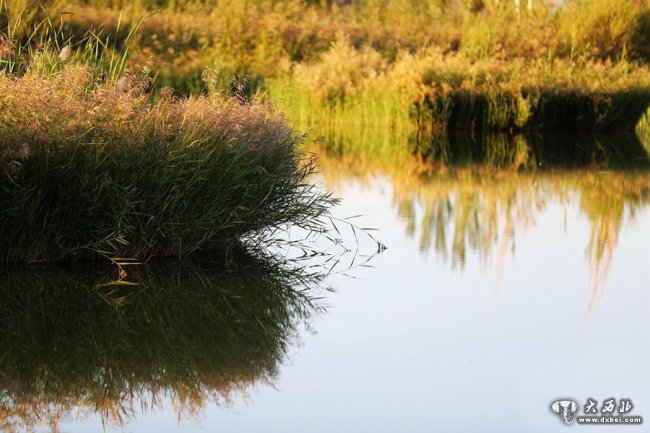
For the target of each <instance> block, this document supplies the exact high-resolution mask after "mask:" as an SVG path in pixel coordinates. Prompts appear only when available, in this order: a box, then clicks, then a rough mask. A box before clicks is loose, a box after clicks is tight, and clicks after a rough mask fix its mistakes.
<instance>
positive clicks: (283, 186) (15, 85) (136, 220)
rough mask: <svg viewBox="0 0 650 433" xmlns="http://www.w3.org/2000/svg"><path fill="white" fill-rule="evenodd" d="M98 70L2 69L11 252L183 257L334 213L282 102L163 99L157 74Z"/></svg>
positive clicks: (11, 256) (5, 243)
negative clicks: (100, 73)
mask: <svg viewBox="0 0 650 433" xmlns="http://www.w3.org/2000/svg"><path fill="white" fill-rule="evenodd" d="M56 54H57V53H51V52H48V51H42V52H41V53H40V55H42V56H49V58H50V59H55V60H56V59H57V56H56ZM57 61H59V63H61V62H63V60H57ZM94 77H95V74H94V73H93V70H92V69H90V68H89V67H86V66H78V65H74V64H73V65H68V66H65V65H64V66H61V67H60V68H57V71H56V72H54V73H49V74H44V73H43V72H42V71H41V70H40V69H37V70H34V69H33V68H31V67H29V68H27V70H26V72H25V74H24V75H22V76H12V75H6V74H5V75H2V76H0V94H2V95H3V97H2V99H1V100H0V137H2V138H1V139H0V157H1V159H0V164H1V165H2V168H1V173H2V175H1V176H0V203H2V208H1V210H0V239H1V240H0V261H2V262H5V263H6V262H38V261H54V260H59V259H63V258H74V257H83V256H86V255H95V254H107V255H110V256H117V257H138V258H147V257H152V256H168V255H174V256H182V255H186V254H189V253H191V252H193V251H196V250H199V249H205V248H214V247H217V246H220V247H223V246H224V245H226V246H227V245H229V244H231V243H233V242H236V241H237V239H240V238H241V237H242V236H245V235H250V234H251V233H255V232H258V231H263V230H266V229H271V228H273V227H278V226H281V225H283V224H287V223H293V224H297V225H300V226H303V227H305V228H307V229H314V228H317V227H318V222H317V221H318V219H319V217H320V216H323V215H324V214H326V213H327V211H328V208H329V206H330V204H331V203H332V202H331V200H330V199H329V198H328V195H327V194H326V193H325V192H324V191H321V190H318V189H317V188H316V187H315V186H313V185H311V184H309V183H308V181H307V178H308V176H309V175H310V174H311V173H313V171H314V165H313V161H311V160H310V159H304V158H303V156H302V155H301V154H300V153H299V152H298V151H297V145H298V144H299V143H300V141H301V139H302V137H301V136H299V135H297V134H296V133H295V132H294V131H293V130H292V129H291V128H290V127H289V126H288V124H287V122H286V121H285V120H284V118H283V116H281V115H280V114H279V113H277V112H276V111H275V109H274V108H273V107H272V106H270V105H269V104H263V103H257V102H250V101H244V100H242V99H238V98H234V97H233V98H231V97H229V96H225V95H222V94H221V93H219V92H212V93H210V94H208V95H202V96H198V97H190V98H186V99H176V98H174V97H172V96H171V95H170V94H169V92H163V94H162V95H161V97H160V98H159V99H158V100H157V101H156V102H153V103H152V102H150V98H149V95H148V94H147V93H144V91H145V90H146V88H147V86H148V85H149V78H148V75H147V73H146V71H144V72H142V73H140V74H132V75H129V74H127V75H122V76H121V77H120V78H119V79H117V80H116V81H112V80H107V81H100V82H97V81H95V80H94ZM206 80H207V82H208V83H209V82H210V74H207V75H206ZM206 86H207V87H214V86H212V85H206Z"/></svg>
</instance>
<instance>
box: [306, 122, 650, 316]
mask: <svg viewBox="0 0 650 433" xmlns="http://www.w3.org/2000/svg"><path fill="white" fill-rule="evenodd" d="M330 137H331V138H330V139H328V140H322V141H321V142H319V143H318V146H317V148H316V150H315V151H316V152H317V153H318V154H319V155H320V163H321V168H320V171H321V174H322V176H323V177H324V180H325V182H326V183H327V184H328V186H330V187H333V188H337V187H339V186H340V185H341V184H343V183H345V182H347V181H349V180H350V179H355V180H357V181H360V182H362V183H364V182H366V183H372V182H373V181H374V180H376V179H377V178H387V179H388V180H389V181H390V183H391V186H392V193H393V205H394V208H395V210H396V212H397V213H398V215H399V218H400V219H401V220H402V221H403V223H404V227H405V230H406V233H407V235H408V236H410V237H413V238H415V239H417V241H418V244H419V248H420V251H421V252H422V254H425V255H427V254H433V255H434V256H435V258H436V259H438V260H441V261H443V262H445V263H449V265H450V266H451V267H452V268H454V269H460V270H463V269H465V267H466V266H467V264H468V257H469V256H470V255H472V254H476V255H477V256H478V257H479V259H480V262H481V264H482V265H483V266H486V265H487V264H488V263H490V264H491V265H492V266H493V267H494V269H495V272H496V275H495V277H496V281H497V283H496V287H498V284H499V281H500V279H501V276H502V273H503V271H504V267H505V262H506V258H507V256H508V254H513V255H514V254H515V252H516V248H517V241H518V239H519V238H520V236H521V235H522V234H523V232H525V231H526V230H527V229H528V228H529V227H530V226H532V225H534V224H535V223H536V221H537V219H538V218H539V217H540V216H541V215H543V214H544V213H545V211H546V210H547V208H548V205H549V203H551V202H553V203H559V204H560V205H561V206H562V207H563V208H564V211H565V215H567V214H568V212H569V210H570V209H571V208H572V207H574V206H577V207H578V208H579V210H580V213H581V214H582V215H584V216H585V217H586V218H587V220H588V221H589V227H590V235H589V241H588V243H587V245H586V246H585V255H586V257H585V260H586V261H587V262H588V264H589V267H590V277H589V282H588V285H589V290H590V298H589V304H588V308H589V310H590V309H591V308H592V306H593V303H594V301H595V299H596V298H597V297H598V294H599V293H601V292H602V289H603V286H604V284H605V281H606V279H607V272H608V269H609V266H610V264H611V261H612V257H613V254H614V250H615V248H616V244H617V241H618V236H619V232H620V230H621V227H622V226H623V225H624V224H625V223H627V222H630V221H632V220H633V219H634V216H635V214H636V212H637V211H638V210H640V209H641V208H643V207H645V206H647V205H648V204H650V171H649V170H648V153H647V152H646V151H645V150H644V146H642V145H641V143H640V141H639V139H638V138H637V137H636V136H634V135H623V136H621V135H619V136H609V137H607V136H582V137H580V136H578V137H576V136H573V138H571V137H562V136H555V137H543V136H531V137H525V136H523V135H515V136H509V135H500V136H487V135H486V136H480V137H476V136H474V137H472V136H450V137H448V138H445V137H440V136H438V137H426V138H423V137H418V136H417V134H414V133H409V132H408V131H404V132H399V131H398V132H397V133H386V131H377V130H376V129H375V130H372V129H371V130H367V131H363V132H360V133H356V134H355V133H354V132H351V131H336V132H334V133H333V134H331V135H330Z"/></svg>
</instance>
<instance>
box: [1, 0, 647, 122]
mask: <svg viewBox="0 0 650 433" xmlns="http://www.w3.org/2000/svg"><path fill="white" fill-rule="evenodd" d="M517 3H518V2H513V1H506V0H501V1H499V0H455V1H454V0H428V1H414V0H392V1H381V2H379V1H376V2H375V1H361V0H349V1H343V0H340V1H333V0H331V1H307V0H275V1H270V0H266V1H263V0H256V1H244V0H239V1H217V0H213V1H191V0H175V1H174V0H170V1H163V0H161V1H150V2H146V1H139V2H135V3H132V2H124V1H119V0H86V1H83V2H82V1H74V0H59V1H56V0H52V1H47V2H45V4H44V6H43V8H41V9H39V8H36V7H35V5H34V3H30V2H29V1H25V0H22V1H18V0H16V1H11V2H7V3H5V15H6V18H5V21H7V25H8V26H9V28H11V29H12V31H11V35H12V38H13V39H14V40H21V41H25V39H26V37H25V35H32V34H34V30H35V29H37V28H38V23H40V22H41V21H40V20H42V19H44V18H45V17H49V18H50V19H51V24H52V26H53V27H56V28H57V29H59V30H60V34H59V37H58V39H59V40H60V43H61V44H63V43H64V40H65V38H67V37H74V38H75V40H80V39H82V38H83V37H84V36H85V35H87V34H88V32H89V31H92V32H93V34H95V35H98V36H99V37H100V38H104V39H102V40H104V41H105V43H106V45H107V46H109V47H111V48H114V49H117V50H118V51H120V52H123V51H125V50H126V49H127V48H128V50H129V55H130V56H131V59H132V60H133V62H134V65H142V64H144V63H146V62H151V63H153V64H154V65H155V69H156V71H157V73H158V76H157V80H156V83H157V85H158V86H160V87H162V86H172V87H174V88H175V89H176V90H177V91H178V92H180V93H187V92H193V93H198V92H200V91H201V90H202V88H203V84H202V81H201V74H202V72H203V71H204V70H205V68H206V67H209V66H210V67H211V66H215V65H217V66H218V67H219V68H220V71H221V74H220V75H219V79H218V81H219V84H220V86H221V87H222V88H223V89H230V88H232V87H233V86H232V83H231V77H232V76H239V77H244V76H247V77H248V78H249V85H248V91H249V92H253V91H255V90H256V89H262V90H265V91H266V93H267V94H270V95H272V96H273V97H274V98H276V99H275V100H276V101H279V102H278V103H279V104H280V105H282V106H283V107H287V109H288V111H289V113H291V117H292V118H295V119H297V120H298V119H299V120H303V121H306V122H309V123H314V122H315V121H317V122H325V121H327V122H334V123H339V124H340V123H346V124H350V123H364V124H367V123H375V124H390V125H393V126H394V125H399V124H408V125H417V126H419V127H420V128H433V129H463V130H465V129H467V128H472V129H478V130H481V129H493V130H518V129H529V130H530V129H535V130H540V129H541V130H571V131H572V130H602V131H612V130H623V129H624V130H630V129H633V126H634V124H635V123H636V122H637V121H638V120H639V118H640V117H641V115H642V114H643V112H644V111H645V108H646V107H647V106H648V104H649V103H650V96H649V95H650V90H649V89H650V83H649V82H650V78H648V77H649V76H650V74H648V69H647V66H646V65H647V62H648V61H649V60H650V41H649V38H650V36H648V35H650V3H649V2H648V0H624V1H622V2H621V1H616V0H598V1H589V0H569V1H566V2H563V3H561V4H556V3H557V2H547V1H545V0H534V1H530V2H522V3H523V4H522V5H521V6H518V5H517ZM45 27H47V26H42V28H40V29H39V32H40V33H39V32H37V33H39V34H41V33H43V32H45V31H46V28H45ZM32 42H33V41H32Z"/></svg>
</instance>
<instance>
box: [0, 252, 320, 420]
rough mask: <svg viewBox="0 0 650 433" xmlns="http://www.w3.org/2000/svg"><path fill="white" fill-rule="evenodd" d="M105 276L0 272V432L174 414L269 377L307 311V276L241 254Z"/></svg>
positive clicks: (314, 280) (311, 280)
mask: <svg viewBox="0 0 650 433" xmlns="http://www.w3.org/2000/svg"><path fill="white" fill-rule="evenodd" d="M114 273H115V269H112V268H111V269H98V268H92V269H83V270H81V269H70V268H60V267H55V268H53V267H48V268H33V267H30V268H24V269H20V268H18V269H6V268H5V269H2V270H0V282H1V283H0V292H1V293H2V294H1V297H2V304H1V306H0V310H1V311H0V317H2V318H1V319H0V324H1V330H0V391H1V394H0V429H1V430H4V431H8V432H13V431H24V430H31V429H33V428H34V427H36V426H37V425H38V424H39V423H48V424H49V427H50V428H51V429H52V430H53V431H54V430H56V429H57V425H58V424H59V422H61V421H62V420H63V419H64V418H69V417H78V416H84V415H89V414H101V417H102V419H103V421H105V422H114V423H117V424H118V425H119V424H122V423H123V422H125V421H126V420H127V419H128V418H130V416H131V415H133V414H134V413H135V412H136V410H145V411H146V410H152V409H154V408H156V407H159V406H161V405H162V404H163V402H164V401H171V404H172V405H173V406H174V409H175V411H176V414H177V416H178V417H180V416H182V415H197V414H198V412H200V410H201V409H202V408H203V407H204V406H205V403H206V402H207V401H209V400H213V401H216V402H217V403H224V402H228V400H229V398H230V397H231V396H233V394H238V393H245V391H246V389H247V388H248V387H249V386H250V385H251V384H254V383H257V382H268V381H271V380H273V378H274V376H275V375H276V372H277V369H278V366H279V364H280V363H281V362H282V360H283V358H284V356H285V353H286V350H287V347H288V344H290V343H291V342H292V341H294V340H295V339H296V338H297V337H296V335H297V331H296V329H297V326H298V325H300V324H301V323H304V321H306V320H307V319H308V318H309V317H310V315H311V314H312V313H313V312H314V311H316V310H317V309H318V308H319V307H318V306H317V304H315V302H314V299H313V298H312V297H311V296H312V295H311V294H310V293H312V291H311V289H313V288H315V286H316V285H317V284H318V283H319V281H320V280H321V277H322V276H320V275H318V274H313V273H312V274H308V273H306V272H300V271H299V270H296V269H294V270H288V268H287V267H286V266H284V265H283V264H280V263H277V262H276V261H274V260H271V259H268V258H264V259H260V258H256V257H253V256H251V255H241V256H239V257H237V258H236V259H233V258H231V259H229V260H227V261H225V260H220V261H218V262H216V263H215V260H214V259H213V260H212V261H210V262H209V261H193V262H192V263H187V262H183V263H182V264H181V263H173V262H162V263H159V264H152V265H147V266H134V267H130V268H129V276H128V278H129V280H130V281H131V282H133V283H136V284H135V285H133V284H125V283H124V282H122V283H119V282H118V283H116V282H112V283H111V282H110V281H112V280H111V277H113V276H114V275H113V274H114Z"/></svg>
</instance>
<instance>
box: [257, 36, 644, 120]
mask: <svg viewBox="0 0 650 433" xmlns="http://www.w3.org/2000/svg"><path fill="white" fill-rule="evenodd" d="M339 36H340V39H338V40H337V41H336V43H335V44H333V45H332V47H331V49H330V50H329V51H328V52H326V53H325V54H324V55H323V56H322V57H321V58H320V60H319V61H318V62H315V63H312V64H305V65H302V64H301V65H297V66H296V67H295V69H294V71H293V74H292V75H291V76H286V77H284V78H279V79H276V80H271V81H270V82H269V85H268V89H269V93H270V94H271V95H272V96H274V97H276V98H277V99H278V100H279V101H281V103H284V104H286V105H287V106H288V107H289V108H288V113H289V116H290V117H291V118H293V119H298V121H300V122H309V123H314V124H316V123H330V124H340V125H346V124H347V125H350V124H356V125H383V126H393V127H400V128H403V126H404V125H408V124H411V125H412V127H414V128H418V129H421V130H429V131H438V132H441V131H466V132H484V131H511V132H512V131H540V132H544V131H546V132H597V131H600V132H621V131H633V130H634V128H635V126H636V125H637V124H638V122H639V121H640V119H641V117H642V116H643V115H644V113H645V111H646V110H647V108H648V106H649V105H650V79H649V78H648V77H650V71H649V70H648V68H647V67H646V66H643V65H640V64H638V63H633V62H627V61H624V60H620V61H618V62H611V61H598V60H586V59H583V60H580V61H570V60H568V59H560V58H556V59H534V60H531V59H510V60H506V59H500V58H487V59H478V60H472V59H471V58H469V57H467V56H465V55H460V54H449V53H444V52H443V51H441V50H440V49H439V48H426V49H422V50H420V51H418V52H416V53H414V54H409V53H402V54H401V55H400V57H399V58H398V59H397V60H396V61H395V62H393V63H390V64H389V63H386V62H383V61H381V56H379V54H378V53H377V52H375V51H374V50H373V49H372V48H369V47H364V48H362V49H356V48H355V47H354V46H353V45H352V43H351V41H350V40H349V39H348V38H347V37H345V36H344V35H339Z"/></svg>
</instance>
